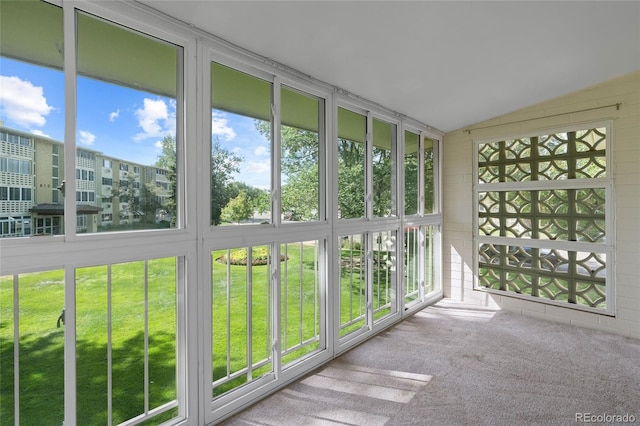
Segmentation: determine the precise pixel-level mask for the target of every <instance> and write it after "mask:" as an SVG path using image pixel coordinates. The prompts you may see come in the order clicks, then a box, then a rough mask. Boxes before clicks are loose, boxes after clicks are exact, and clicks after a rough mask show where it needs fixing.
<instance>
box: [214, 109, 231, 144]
mask: <svg viewBox="0 0 640 426" xmlns="http://www.w3.org/2000/svg"><path fill="white" fill-rule="evenodd" d="M228 122H229V120H227V119H226V118H224V114H221V113H216V112H212V113H211V134H212V135H213V136H221V137H222V138H223V139H224V140H226V141H230V140H233V139H234V138H235V137H236V132H235V130H233V129H232V128H231V127H229V126H228V125H227V123H228Z"/></svg>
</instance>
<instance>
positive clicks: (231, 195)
mask: <svg viewBox="0 0 640 426" xmlns="http://www.w3.org/2000/svg"><path fill="white" fill-rule="evenodd" d="M211 87H212V94H211V102H212V110H211V123H212V124H211V200H210V201H211V222H210V223H211V225H216V226H217V225H239V224H260V223H271V220H272V219H271V197H270V194H271V161H272V158H271V134H272V124H271V83H269V82H267V81H264V80H261V79H259V78H256V77H253V76H251V75H249V74H245V73H243V72H240V71H236V70H234V69H232V68H229V67H226V66H224V65H220V64H217V63H212V64H211Z"/></svg>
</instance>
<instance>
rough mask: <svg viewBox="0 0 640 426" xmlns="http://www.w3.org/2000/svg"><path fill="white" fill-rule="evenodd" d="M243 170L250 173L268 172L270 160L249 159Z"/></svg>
mask: <svg viewBox="0 0 640 426" xmlns="http://www.w3.org/2000/svg"><path fill="white" fill-rule="evenodd" d="M245 170H246V171H247V172H251V174H259V173H269V172H270V171H271V161H269V160H267V161H249V162H248V163H246V167H245Z"/></svg>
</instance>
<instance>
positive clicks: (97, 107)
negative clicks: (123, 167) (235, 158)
mask: <svg viewBox="0 0 640 426" xmlns="http://www.w3.org/2000/svg"><path fill="white" fill-rule="evenodd" d="M77 89H78V96H77V126H76V127H77V130H76V144H77V146H78V147H85V148H89V149H93V150H96V151H100V152H102V153H104V154H105V155H109V156H112V157H116V158H121V159H125V160H129V161H132V162H136V163H140V164H147V165H151V164H154V163H155V161H156V159H157V157H158V154H159V153H160V142H161V141H162V139H163V138H164V136H165V135H167V134H171V135H175V126H176V104H175V101H174V100H173V99H170V98H166V97H162V96H158V95H155V94H152V93H148V92H143V91H138V90H134V89H130V88H127V87H123V86H117V85H114V84H110V83H105V82H100V81H96V80H93V79H89V78H84V77H80V78H79V79H78V87H77ZM64 107H65V100H64V75H63V73H62V72H61V71H57V70H53V69H50V68H44V67H39V66H35V65H31V64H27V63H24V62H20V61H14V60H11V59H7V58H4V57H0V120H2V121H3V122H4V125H5V126H6V127H9V128H14V129H17V130H21V131H24V132H29V133H34V134H38V135H42V136H47V137H50V138H52V139H55V140H59V141H63V140H64V112H65V111H64ZM211 131H212V135H213V138H214V139H215V138H217V139H218V140H219V141H220V144H221V145H222V146H223V147H224V148H225V149H227V150H229V151H233V152H234V153H236V154H237V155H239V156H240V157H242V158H243V159H244V162H243V163H242V165H241V166H240V169H241V171H240V174H239V175H238V176H237V177H236V179H237V180H240V181H243V182H245V183H247V184H249V185H252V186H256V187H261V188H265V187H268V186H269V181H270V174H269V167H270V166H269V164H270V154H269V142H268V141H267V140H266V139H265V138H264V137H263V136H262V135H260V134H259V133H258V132H257V130H256V129H255V124H254V120H253V119H249V118H245V117H241V116H237V115H234V114H230V113H225V112H222V111H213V112H212V129H211Z"/></svg>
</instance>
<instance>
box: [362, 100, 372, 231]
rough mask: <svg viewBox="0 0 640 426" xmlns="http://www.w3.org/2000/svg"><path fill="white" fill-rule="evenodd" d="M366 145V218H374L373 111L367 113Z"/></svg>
mask: <svg viewBox="0 0 640 426" xmlns="http://www.w3.org/2000/svg"><path fill="white" fill-rule="evenodd" d="M366 127H367V130H366V132H367V133H366V137H365V139H366V144H365V163H364V164H365V172H364V176H365V184H364V193H365V198H364V200H365V218H367V219H371V218H372V217H373V116H372V115H371V111H369V112H367V124H366Z"/></svg>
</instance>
